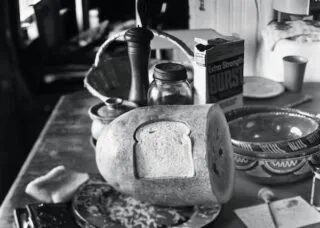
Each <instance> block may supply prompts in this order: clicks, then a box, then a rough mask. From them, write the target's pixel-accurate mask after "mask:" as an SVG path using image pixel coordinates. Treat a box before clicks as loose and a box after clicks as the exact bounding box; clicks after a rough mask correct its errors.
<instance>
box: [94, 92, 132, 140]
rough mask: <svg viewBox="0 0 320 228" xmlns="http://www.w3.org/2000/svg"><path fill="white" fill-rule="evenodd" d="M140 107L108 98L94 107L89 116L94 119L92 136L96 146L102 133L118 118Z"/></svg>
mask: <svg viewBox="0 0 320 228" xmlns="http://www.w3.org/2000/svg"><path fill="white" fill-rule="evenodd" d="M137 107H138V106H137V105H136V104H135V103H133V102H129V101H126V100H123V99H121V98H116V97H112V98H108V99H107V100H106V101H105V102H100V103H98V104H96V105H93V106H92V107H90V109H89V116H90V118H91V119H92V124H91V136H92V140H93V144H94V145H95V143H96V141H97V139H98V138H99V136H100V133H101V131H102V130H103V129H104V128H105V127H106V126H108V124H109V123H110V122H111V121H113V120H114V119H115V118H117V117H118V116H120V115H122V114H123V113H125V112H128V111H130V110H132V109H134V108H137Z"/></svg>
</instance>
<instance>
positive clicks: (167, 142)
mask: <svg viewBox="0 0 320 228" xmlns="http://www.w3.org/2000/svg"><path fill="white" fill-rule="evenodd" d="M189 134H190V128H189V127H188V126H187V125H186V124H185V123H183V122H178V121H171V120H160V121H152V122H150V123H146V124H144V125H142V126H141V127H140V128H138V130H137V131H136V134H135V138H136V140H137V144H136V145H135V150H134V152H135V169H136V174H137V177H138V178H165V177H168V178H170V177H193V176H194V172H195V170H194V164H193V159H192V146H191V139H190V137H189Z"/></svg>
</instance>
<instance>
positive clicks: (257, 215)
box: [235, 196, 320, 228]
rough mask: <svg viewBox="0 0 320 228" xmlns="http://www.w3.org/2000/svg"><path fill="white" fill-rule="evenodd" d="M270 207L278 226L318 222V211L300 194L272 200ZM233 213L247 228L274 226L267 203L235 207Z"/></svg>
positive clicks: (319, 216)
mask: <svg viewBox="0 0 320 228" xmlns="http://www.w3.org/2000/svg"><path fill="white" fill-rule="evenodd" d="M270 207H271V210H272V212H273V214H274V217H275V220H276V223H277V226H278V227H279V228H287V227H288V228H294V227H302V226H307V225H311V224H315V223H320V213H319V212H318V211H317V210H316V209H315V208H313V207H312V206H310V204H308V203H307V202H306V201H305V200H304V199H302V198H301V197H300V196H296V197H292V198H287V199H282V200H278V201H274V202H272V203H271V205H270ZM235 213H236V214H237V215H238V216H239V217H240V219H241V220H242V221H243V222H244V223H245V224H246V226H247V227H249V228H251V227H252V228H255V227H261V228H264V227H266V228H270V227H274V225H273V222H272V218H271V215H270V213H269V211H268V206H267V204H259V205H256V206H252V207H246V208H240V209H236V210H235Z"/></svg>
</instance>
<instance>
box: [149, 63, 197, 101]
mask: <svg viewBox="0 0 320 228" xmlns="http://www.w3.org/2000/svg"><path fill="white" fill-rule="evenodd" d="M192 103H193V100H192V89H191V86H190V84H189V82H188V81H187V71H186V68H185V67H184V66H183V65H181V64H178V63H160V64H157V65H156V66H155V68H154V73H153V81H152V83H151V84H150V87H149V90H148V105H173V104H192Z"/></svg>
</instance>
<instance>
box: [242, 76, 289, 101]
mask: <svg viewBox="0 0 320 228" xmlns="http://www.w3.org/2000/svg"><path fill="white" fill-rule="evenodd" d="M284 91H285V88H284V86H283V85H282V84H281V83H279V82H276V81H273V80H271V79H268V78H264V77H256V76H250V77H244V85H243V96H244V97H248V98H272V97H276V96H279V95H280V94H282V93H283V92H284Z"/></svg>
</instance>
